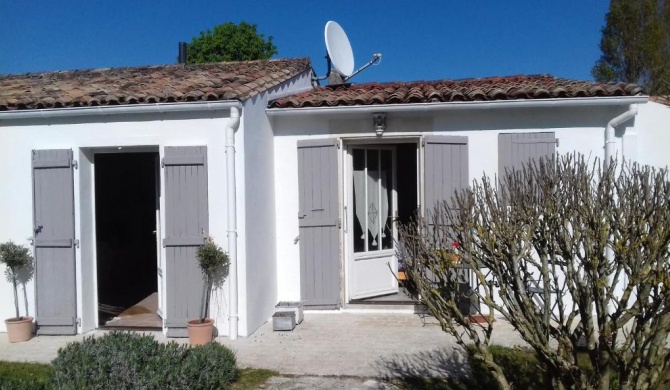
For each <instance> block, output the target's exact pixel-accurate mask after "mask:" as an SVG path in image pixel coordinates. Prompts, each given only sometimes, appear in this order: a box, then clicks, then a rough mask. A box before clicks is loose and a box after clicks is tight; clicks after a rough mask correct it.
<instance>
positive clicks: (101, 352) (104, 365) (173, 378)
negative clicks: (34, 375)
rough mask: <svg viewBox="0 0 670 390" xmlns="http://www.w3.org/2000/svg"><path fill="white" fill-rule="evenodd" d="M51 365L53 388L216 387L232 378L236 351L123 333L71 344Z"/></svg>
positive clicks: (211, 345)
mask: <svg viewBox="0 0 670 390" xmlns="http://www.w3.org/2000/svg"><path fill="white" fill-rule="evenodd" d="M52 366H53V376H52V378H51V385H52V387H54V388H57V389H82V388H87V389H185V388H188V389H221V388H224V387H227V386H229V385H230V384H231V383H233V382H234V381H235V379H236V376H237V366H236V359H235V355H234V353H233V352H232V351H231V350H230V349H228V348H226V347H225V346H223V345H220V344H218V343H209V344H207V345H204V346H198V347H189V346H188V345H180V344H177V343H175V342H170V343H167V344H162V343H159V342H157V341H156V340H155V339H154V338H153V337H152V336H148V335H140V334H136V333H128V332H111V333H108V334H106V335H104V336H102V337H98V338H95V337H87V338H85V339H84V340H83V341H81V342H75V343H70V344H68V345H67V346H66V347H65V348H61V349H60V350H59V351H58V357H57V358H56V359H55V360H54V361H53V362H52Z"/></svg>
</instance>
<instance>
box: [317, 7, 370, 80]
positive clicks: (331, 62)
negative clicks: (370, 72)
mask: <svg viewBox="0 0 670 390" xmlns="http://www.w3.org/2000/svg"><path fill="white" fill-rule="evenodd" d="M324 36H325V39H326V53H327V54H326V61H327V62H328V72H327V73H326V75H325V76H323V77H318V76H317V75H316V73H314V77H312V81H313V82H316V83H317V84H319V81H321V80H325V79H328V84H330V85H337V84H343V83H345V82H346V81H347V80H349V79H350V78H352V77H354V76H355V75H357V74H359V73H360V72H362V71H363V70H365V69H366V68H367V67H369V66H370V65H376V64H378V63H379V61H381V58H382V55H381V53H375V54H373V55H372V59H371V60H370V61H369V62H368V63H367V64H365V65H363V66H362V67H361V68H359V69H358V70H356V71H354V52H353V50H352V49H351V44H350V43H349V38H347V34H346V33H345V32H344V29H342V27H341V26H340V25H339V24H337V22H333V21H332V20H331V21H329V22H328V23H326V28H325V31H324Z"/></svg>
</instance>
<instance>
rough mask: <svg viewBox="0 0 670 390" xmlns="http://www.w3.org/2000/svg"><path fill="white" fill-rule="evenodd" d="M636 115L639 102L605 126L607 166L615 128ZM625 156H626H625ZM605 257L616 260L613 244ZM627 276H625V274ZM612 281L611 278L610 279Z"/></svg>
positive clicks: (611, 309) (611, 155) (610, 306)
mask: <svg viewBox="0 0 670 390" xmlns="http://www.w3.org/2000/svg"><path fill="white" fill-rule="evenodd" d="M635 115H637V104H631V105H630V108H629V109H628V111H626V112H624V113H623V114H621V115H619V116H617V117H615V118H613V119H612V120H610V121H609V122H608V123H607V127H606V128H605V168H607V167H609V165H610V163H611V161H612V158H613V157H614V155H615V153H614V144H615V142H616V140H615V139H614V138H615V137H614V128H615V127H617V126H619V125H621V124H623V123H625V122H627V121H629V120H631V119H633V118H635ZM624 157H625V156H624ZM605 258H606V259H607V260H608V261H609V262H610V263H611V262H612V261H614V250H613V249H612V247H611V246H609V245H608V246H607V248H605ZM624 278H625V276H624ZM610 282H611V279H610ZM627 282H628V281H627V280H626V279H624V284H625V283H627ZM613 310H614V305H613V304H612V303H610V304H609V305H608V311H609V312H612V311H613Z"/></svg>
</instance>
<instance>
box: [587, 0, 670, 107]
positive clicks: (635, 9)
mask: <svg viewBox="0 0 670 390" xmlns="http://www.w3.org/2000/svg"><path fill="white" fill-rule="evenodd" d="M600 50H601V51H602V55H601V57H600V59H599V60H598V62H596V64H595V66H594V67H593V69H592V71H591V72H592V74H593V77H595V79H596V80H598V81H601V82H609V81H624V82H630V83H636V84H638V85H641V86H643V87H644V88H645V89H646V90H647V92H649V94H651V95H667V94H670V4H669V3H668V1H666V0H612V1H611V3H610V10H609V12H608V13H607V16H606V25H605V27H603V29H602V38H601V41H600Z"/></svg>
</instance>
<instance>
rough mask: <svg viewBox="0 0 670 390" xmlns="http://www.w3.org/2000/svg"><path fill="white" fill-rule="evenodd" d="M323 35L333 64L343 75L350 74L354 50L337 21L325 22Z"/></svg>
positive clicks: (352, 68) (352, 69)
mask: <svg viewBox="0 0 670 390" xmlns="http://www.w3.org/2000/svg"><path fill="white" fill-rule="evenodd" d="M324 35H325V37H326V50H327V51H328V57H329V58H330V61H331V62H332V63H333V66H334V67H335V69H336V70H337V71H338V72H340V73H342V75H343V76H345V77H349V76H351V75H352V73H354V52H353V50H351V44H350V43H349V38H347V34H346V33H345V32H344V30H343V29H342V27H341V26H340V25H339V24H337V22H333V21H332V20H331V21H329V22H328V23H326V30H325V33H324Z"/></svg>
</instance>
